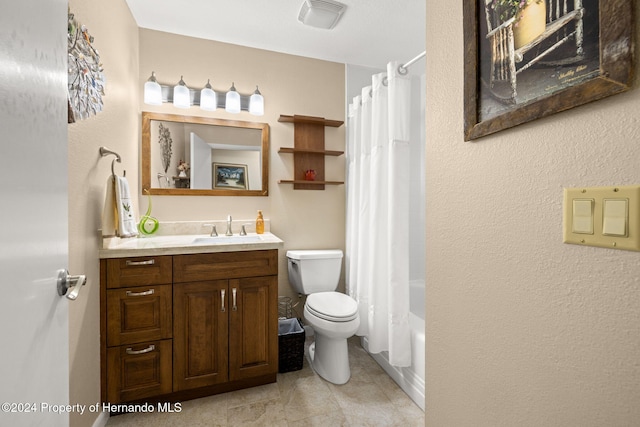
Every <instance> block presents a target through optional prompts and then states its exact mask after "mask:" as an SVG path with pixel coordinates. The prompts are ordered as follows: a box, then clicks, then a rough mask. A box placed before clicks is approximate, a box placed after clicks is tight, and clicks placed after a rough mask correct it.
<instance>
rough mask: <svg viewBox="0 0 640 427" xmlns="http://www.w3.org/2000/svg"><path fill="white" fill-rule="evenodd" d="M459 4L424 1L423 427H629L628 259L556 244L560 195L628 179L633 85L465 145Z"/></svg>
mask: <svg viewBox="0 0 640 427" xmlns="http://www.w3.org/2000/svg"><path fill="white" fill-rule="evenodd" d="M462 3H463V2H442V1H435V0H427V28H428V33H427V94H428V96H427V183H426V185H427V187H426V188H427V201H428V202H427V288H426V289H427V300H426V304H427V307H426V313H427V318H426V339H427V343H426V350H427V353H426V360H427V365H426V376H427V399H426V407H427V410H426V419H427V425H429V426H437V427H441V426H456V427H464V426H473V427H481V426H491V427H497V426H536V427H537V426H546V427H550V426H562V427H567V426H580V427H585V426H594V427H595V426H605V425H606V426H630V425H637V423H638V420H639V419H640V405H638V402H640V365H639V364H638V360H640V340H639V337H640V292H639V289H638V284H639V282H638V278H639V277H640V263H639V262H638V260H639V257H640V254H638V253H633V252H625V251H614V250H608V249H598V248H590V247H578V246H572V245H565V244H563V243H562V235H561V233H562V188H563V187H574V186H583V185H584V186H598V185H623V184H639V183H640V168H639V167H638V159H639V158H640V145H638V143H637V141H638V140H639V139H640V122H639V121H638V113H637V112H638V111H639V110H640V92H639V91H638V90H637V87H638V83H637V79H636V82H635V84H634V90H632V91H630V92H627V93H624V94H621V95H616V96H614V97H610V98H607V99H604V100H602V101H598V102H595V103H592V104H589V105H585V106H582V107H579V108H575V109H573V110H570V111H567V112H564V113H559V114H555V115H553V116H551V117H548V118H545V119H541V120H537V121H535V122H532V123H529V124H525V125H521V126H518V127H516V128H514V129H511V130H507V131H503V132H500V133H498V134H496V135H494V136H490V137H486V138H483V139H481V140H479V141H478V142H475V143H470V142H464V141H463V115H462V112H463V72H462V70H463V65H464V60H465V58H464V57H463V55H462V52H463V39H462V35H463V26H462ZM634 3H636V5H637V3H638V2H637V1H635V2H634ZM636 40H638V39H637V38H636ZM636 56H637V52H636Z"/></svg>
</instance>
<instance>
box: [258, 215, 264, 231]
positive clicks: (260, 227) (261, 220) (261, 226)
mask: <svg viewBox="0 0 640 427" xmlns="http://www.w3.org/2000/svg"><path fill="white" fill-rule="evenodd" d="M256 233H257V234H263V233H264V218H263V217H262V211H258V218H256Z"/></svg>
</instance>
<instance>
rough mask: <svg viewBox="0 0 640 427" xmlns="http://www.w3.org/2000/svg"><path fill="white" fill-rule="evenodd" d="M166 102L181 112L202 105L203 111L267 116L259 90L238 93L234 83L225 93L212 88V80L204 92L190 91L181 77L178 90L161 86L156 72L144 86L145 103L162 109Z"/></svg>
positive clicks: (177, 86) (200, 90)
mask: <svg viewBox="0 0 640 427" xmlns="http://www.w3.org/2000/svg"><path fill="white" fill-rule="evenodd" d="M163 102H171V103H173V105H174V106H176V107H178V108H189V107H191V106H196V105H199V106H200V108H201V109H202V110H205V111H215V110H217V109H218V108H224V109H225V110H226V111H227V112H229V113H239V112H240V111H248V112H249V113H250V114H252V115H254V116H262V115H264V97H263V96H262V94H261V93H260V90H258V86H256V90H255V91H254V92H253V93H252V94H250V95H242V94H240V93H238V91H237V90H236V87H235V83H232V84H231V88H229V90H228V91H227V92H226V93H225V92H222V91H215V90H214V89H213V88H212V87H211V80H210V79H207V84H206V85H205V86H204V88H202V89H191V88H189V87H188V86H187V85H186V83H185V82H184V80H183V76H180V81H179V82H178V84H177V85H175V86H168V85H164V84H159V83H158V82H157V80H156V76H155V72H151V77H149V79H148V80H147V81H146V82H145V84H144V103H145V104H149V105H162V103H163Z"/></svg>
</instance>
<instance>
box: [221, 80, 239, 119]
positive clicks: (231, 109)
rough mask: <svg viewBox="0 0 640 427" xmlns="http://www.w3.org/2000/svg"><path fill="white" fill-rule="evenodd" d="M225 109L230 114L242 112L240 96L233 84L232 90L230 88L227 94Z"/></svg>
mask: <svg viewBox="0 0 640 427" xmlns="http://www.w3.org/2000/svg"><path fill="white" fill-rule="evenodd" d="M224 109H225V110H227V112H228V113H239V112H240V94H239V93H238V91H236V87H235V83H231V88H229V91H228V92H227V96H226V102H225V104H224Z"/></svg>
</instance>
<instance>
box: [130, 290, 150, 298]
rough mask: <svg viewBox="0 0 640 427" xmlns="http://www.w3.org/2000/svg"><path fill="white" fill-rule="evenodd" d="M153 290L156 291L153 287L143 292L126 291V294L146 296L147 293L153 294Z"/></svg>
mask: <svg viewBox="0 0 640 427" xmlns="http://www.w3.org/2000/svg"><path fill="white" fill-rule="evenodd" d="M155 291H156V290H155V289H149V290H148V291H144V292H131V291H127V296H128V297H146V296H148V295H153V294H154V293H155Z"/></svg>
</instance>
